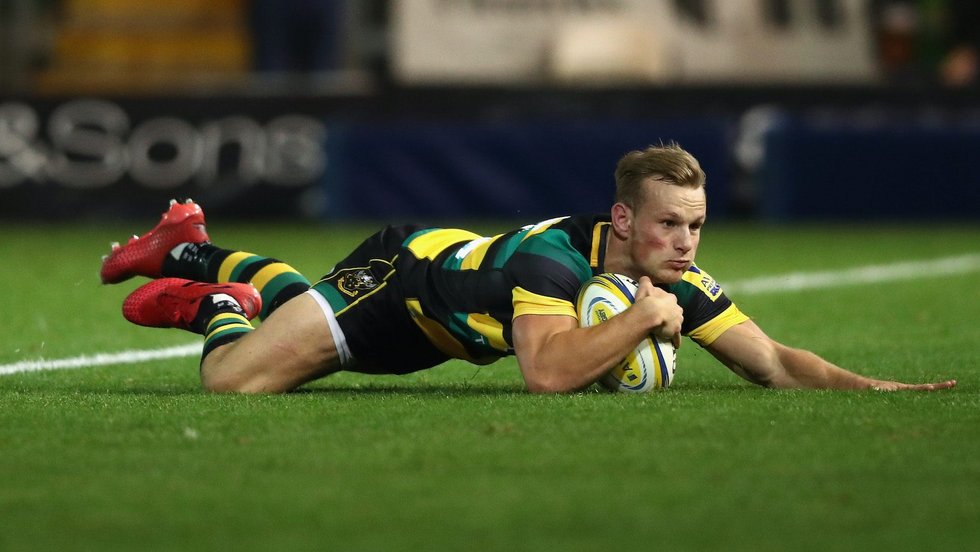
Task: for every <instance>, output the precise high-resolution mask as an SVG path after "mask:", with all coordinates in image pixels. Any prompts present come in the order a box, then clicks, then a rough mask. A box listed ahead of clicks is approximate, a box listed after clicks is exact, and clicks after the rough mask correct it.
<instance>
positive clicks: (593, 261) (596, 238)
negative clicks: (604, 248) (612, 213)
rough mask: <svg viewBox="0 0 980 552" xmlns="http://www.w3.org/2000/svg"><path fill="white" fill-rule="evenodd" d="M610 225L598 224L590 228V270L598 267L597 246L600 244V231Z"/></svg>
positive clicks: (607, 223)
mask: <svg viewBox="0 0 980 552" xmlns="http://www.w3.org/2000/svg"><path fill="white" fill-rule="evenodd" d="M610 224H611V223H609V222H600V223H599V224H596V225H595V227H593V228H592V255H591V256H590V257H589V266H591V267H592V268H598V266H599V244H600V243H602V229H603V228H605V227H606V226H609V225H610Z"/></svg>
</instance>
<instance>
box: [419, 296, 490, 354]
mask: <svg viewBox="0 0 980 552" xmlns="http://www.w3.org/2000/svg"><path fill="white" fill-rule="evenodd" d="M405 306H406V307H408V313H409V314H410V315H412V321H413V322H415V325H417V326H418V327H419V329H420V330H422V333H424V334H425V337H426V338H428V339H429V342H430V343H432V344H433V345H435V347H436V348H437V349H439V350H440V351H442V353H443V354H444V355H446V356H448V357H451V358H459V359H463V360H466V361H469V362H472V363H473V364H490V363H491V362H493V361H495V360H497V359H496V358H486V359H477V358H473V357H471V356H470V354H469V353H467V352H466V347H463V344H462V343H460V342H459V340H457V339H456V338H455V337H453V335H452V334H451V333H449V330H447V329H446V328H444V327H442V325H441V324H439V323H438V322H436V321H435V320H432V319H431V318H428V317H426V316H425V315H424V314H422V305H421V304H420V303H419V300H418V299H406V300H405Z"/></svg>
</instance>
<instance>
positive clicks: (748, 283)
mask: <svg viewBox="0 0 980 552" xmlns="http://www.w3.org/2000/svg"><path fill="white" fill-rule="evenodd" d="M971 272H980V253H975V254H968V255H960V256H956V257H944V258H941V259H931V260H926V261H908V262H901V263H893V264H885V265H868V266H861V267H855V268H848V269H844V270H828V271H824V272H791V273H789V274H783V275H780V276H768V277H765V278H751V279H748V280H740V281H734V282H729V283H728V284H726V285H725V286H724V288H725V291H726V292H727V293H730V294H738V295H759V294H764V293H786V292H793V291H800V290H806V289H824V288H833V287H842V286H853V285H860V284H877V283H881V282H891V281H896V280H913V279H921V278H936V277H940V276H951V275H955V274H968V273H971ZM201 348H202V345H201V344H200V343H192V344H188V345H177V346H175V347H167V348H164V349H143V350H139V349H134V350H128V351H119V352H117V353H99V354H95V355H82V356H77V357H71V358H63V359H55V360H43V359H41V360H24V361H21V362H15V363H13V364H0V376H7V375H11V374H19V373H22V372H37V371H41V370H68V369H74V368H89V367H94V366H109V365H112V364H135V363H138V362H149V361H152V360H161V359H167V358H180V357H189V356H196V355H199V354H201Z"/></svg>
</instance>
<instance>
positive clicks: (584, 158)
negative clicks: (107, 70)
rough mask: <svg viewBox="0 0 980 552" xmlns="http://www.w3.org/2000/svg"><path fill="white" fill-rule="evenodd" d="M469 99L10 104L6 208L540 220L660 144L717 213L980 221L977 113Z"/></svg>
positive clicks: (21, 213)
mask: <svg viewBox="0 0 980 552" xmlns="http://www.w3.org/2000/svg"><path fill="white" fill-rule="evenodd" d="M705 94H707V95H709V96H710V97H712V98H713V97H716V96H717V94H715V93H711V94H708V93H707V92H706V93H705ZM691 95H692V96H693V95H694V94H691ZM460 96H461V95H460V94H459V93H454V94H448V95H438V94H434V95H432V96H431V97H430V98H429V99H430V100H431V99H433V98H442V99H443V100H444V101H443V102H442V103H438V104H433V103H431V102H430V103H426V104H425V105H423V103H424V102H419V103H417V104H414V105H412V106H411V108H410V109H406V110H405V113H400V114H395V113H393V112H386V111H385V110H384V109H379V107H384V106H385V105H388V104H386V103H378V104H375V103H371V102H369V101H366V100H363V99H350V98H347V99H344V98H341V99H333V100H324V99H320V98H313V99H311V98H307V99H306V100H305V101H293V100H291V99H283V98H266V99H263V100H262V101H255V100H248V99H245V98H236V99H229V98H206V99H205V98H172V99H147V100H139V99H129V100H107V99H77V100H76V99H71V100H64V101H59V100H43V101H40V100H39V101H17V100H6V101H4V100H2V99H0V219H2V220H15V219H20V220H67V219H80V218H85V217H89V218H95V217H102V218H105V217H109V218H121V217H140V218H142V219H145V218H147V217H155V216H157V215H158V214H159V209H160V205H163V204H165V202H166V200H167V199H169V198H171V197H192V198H194V199H196V200H198V201H201V202H202V203H203V204H205V205H207V207H208V210H209V212H210V213H213V214H216V215H217V214H220V215H221V216H227V217H239V218H256V217H266V218H284V217H305V218H311V219H313V218H320V217H326V218H329V219H331V220H336V219H345V218H348V219H349V218H364V219H385V220H391V219H405V220H420V219H421V220H425V219H439V218H508V219H521V220H533V219H536V218H540V217H545V216H553V215H555V214H563V213H575V212H589V211H595V210H597V209H604V208H605V206H606V205H608V204H609V202H610V200H611V197H612V193H613V176H612V173H613V168H614V165H615V163H616V160H617V159H618V158H619V157H620V156H621V155H622V154H623V153H625V152H626V151H628V150H631V149H636V148H642V147H644V146H646V145H649V144H652V143H658V142H661V141H663V142H667V141H677V142H679V143H680V144H681V145H682V146H684V147H685V148H687V149H689V150H690V151H692V152H693V153H694V154H695V155H696V156H697V157H698V158H699V159H700V160H701V162H702V165H703V166H704V168H705V170H706V172H707V173H708V195H709V205H710V212H711V216H712V219H714V220H717V219H719V218H725V217H727V216H733V215H743V214H752V215H756V216H760V217H762V218H766V219H771V220H800V219H831V218H860V219H869V218H871V219H904V218H909V217H915V218H950V217H955V218H964V219H977V218H980V168H978V165H977V164H976V163H974V162H973V156H974V155H975V152H976V151H980V115H977V112H976V111H970V110H969V109H963V108H962V107H961V108H960V109H955V110H954V109H946V110H937V109H934V110H931V111H923V110H918V111H916V112H917V113H920V116H918V117H915V118H910V117H908V116H907V115H906V116H905V117H896V116H895V115H894V114H891V113H884V112H881V113H877V112H864V113H863V114H862V113H859V112H857V111H856V110H855V109H853V108H841V109H838V110H837V111H831V110H826V109H824V110H816V109H815V108H814V107H812V104H811V105H809V106H804V107H798V108H794V109H793V110H786V111H781V110H779V109H774V110H770V111H769V115H768V116H767V117H764V118H762V119H764V124H761V125H759V124H755V125H754V126H753V124H750V123H747V121H751V120H753V117H749V116H742V115H744V114H745V113H746V112H749V111H752V108H751V105H750V104H749V102H748V101H745V99H746V98H743V100H741V101H743V104H744V105H742V106H740V107H736V108H732V107H731V106H729V107H728V108H724V109H715V110H704V109H702V110H701V111H702V113H698V109H695V108H691V106H688V107H687V108H683V109H681V108H678V109H675V107H676V106H675V104H672V103H670V102H668V101H657V99H655V98H656V97H652V96H651V95H650V93H649V92H637V93H636V94H633V95H628V94H618V95H617V94H616V93H611V95H608V96H607V95H600V94H594V95H585V96H572V95H568V96H564V97H562V96H557V99H556V96H549V98H548V101H547V102H544V101H542V99H541V98H540V95H537V94H532V93H527V94H524V95H520V96H518V95H513V96H508V95H506V94H501V93H499V92H495V93H493V94H488V98H489V97H492V98H493V99H492V100H490V99H488V100H486V101H485V102H484V103H483V104H481V105H482V107H480V108H475V107H474V106H473V105H471V104H469V103H468V102H467V101H466V98H468V97H467V96H465V95H463V96H462V97H463V100H460ZM732 96H736V99H737V95H734V94H732ZM678 97H679V96H678V95H677V94H676V93H673V94H670V95H664V96H662V97H661V98H660V99H663V100H667V99H670V98H678ZM610 98H612V100H610ZM409 99H411V98H409ZM399 100H400V102H401V103H392V104H391V105H396V106H398V108H399V109H401V108H404V105H405V102H404V100H405V98H404V97H400V98H399ZM613 100H615V101H617V102H619V103H617V104H616V105H615V106H614V107H615V109H613V108H612V107H610V105H609V104H610V101H613ZM675 101H676V100H675ZM695 102H696V103H697V102H701V100H697V99H696V100H695ZM433 105H437V107H438V109H442V110H443V114H442V115H441V116H440V115H437V114H434V113H433V111H435V109H434V108H433V107H432V106H433ZM352 106H353V107H352ZM502 106H506V107H507V111H502V110H501V107H502ZM648 106H652V108H653V109H658V110H659V112H644V111H643V109H644V108H648V109H649V107H648ZM354 108H356V109H354ZM602 108H604V109H602ZM388 109H395V108H393V107H391V106H389V107H388ZM481 109H482V111H481ZM549 109H550V110H551V111H548V110H549ZM449 110H457V111H459V112H460V113H462V112H464V111H465V112H466V113H467V115H464V116H460V115H459V114H457V113H450V112H449ZM763 111H764V110H763ZM667 112H670V113H667ZM674 112H676V113H674ZM910 112H912V111H910V110H906V111H905V113H910ZM447 113H448V114H447ZM922 113H925V114H927V115H928V116H921V114H922ZM971 113H972V114H973V115H972V116H971V115H970V114H971ZM625 114H628V115H625ZM755 119H759V118H758V117H756V118H755ZM757 122H758V121H757ZM750 127H751V128H752V130H751V132H749V131H747V130H746V129H747V128H750ZM747 136H748V137H747ZM745 152H749V153H748V154H746V153H745ZM745 159H750V160H751V163H745ZM746 183H749V184H752V185H754V188H753V187H751V186H749V187H746ZM746 189H750V190H752V189H754V191H755V193H754V194H751V193H746Z"/></svg>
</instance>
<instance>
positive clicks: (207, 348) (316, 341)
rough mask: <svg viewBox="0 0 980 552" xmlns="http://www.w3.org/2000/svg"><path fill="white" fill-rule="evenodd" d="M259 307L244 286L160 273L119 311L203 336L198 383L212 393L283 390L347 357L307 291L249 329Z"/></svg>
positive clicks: (332, 324)
mask: <svg viewBox="0 0 980 552" xmlns="http://www.w3.org/2000/svg"><path fill="white" fill-rule="evenodd" d="M261 308H262V298H261V296H260V295H259V294H258V292H257V291H256V290H255V288H254V287H252V286H251V285H249V284H243V283H232V284H210V283H201V282H193V281H190V280H183V279H179V278H161V279H158V280H154V281H152V282H150V283H148V284H145V285H144V286H142V287H140V288H137V289H136V290H135V291H134V292H133V293H132V294H130V295H129V297H127V298H126V300H125V301H124V303H123V314H124V316H125V317H126V319H128V320H129V321H131V322H133V323H136V324H140V325H143V326H151V327H163V328H180V329H184V330H188V331H191V332H194V333H198V334H201V335H203V336H204V348H203V351H202V354H201V381H202V384H203V385H204V387H205V389H208V390H211V391H237V392H252V393H258V392H269V393H275V392H284V391H289V390H292V389H295V388H296V387H298V386H299V385H302V384H303V383H305V382H307V381H310V380H312V379H315V378H318V377H322V376H325V375H327V374H330V373H332V372H335V371H337V370H339V369H340V368H341V365H342V363H344V362H349V361H350V356H349V354H348V353H346V351H347V348H346V343H345V341H344V338H343V331H342V330H340V328H339V327H338V326H337V325H336V320H335V319H334V318H333V317H332V311H329V307H326V310H325V307H324V302H323V301H322V300H318V299H317V298H316V297H314V296H313V295H312V294H302V295H300V296H299V297H296V298H294V299H293V300H291V301H289V302H287V303H286V304H284V305H282V306H281V307H280V308H279V309H277V310H276V312H275V313H274V314H273V315H272V316H270V317H269V319H268V320H266V321H265V322H264V323H263V324H262V325H261V326H259V327H258V328H253V326H252V325H251V323H250V322H249V319H251V318H252V317H254V316H256V314H257V313H258V312H259V311H260V310H261ZM335 336H336V337H335Z"/></svg>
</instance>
